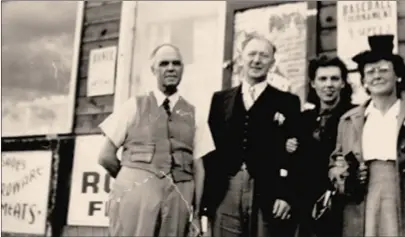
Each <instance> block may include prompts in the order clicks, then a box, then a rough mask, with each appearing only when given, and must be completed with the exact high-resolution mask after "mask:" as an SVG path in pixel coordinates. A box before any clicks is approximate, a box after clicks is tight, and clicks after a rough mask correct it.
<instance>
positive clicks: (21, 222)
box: [1, 151, 52, 235]
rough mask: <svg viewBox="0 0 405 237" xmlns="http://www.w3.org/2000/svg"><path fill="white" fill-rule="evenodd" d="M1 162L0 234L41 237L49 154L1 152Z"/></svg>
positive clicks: (44, 221)
mask: <svg viewBox="0 0 405 237" xmlns="http://www.w3.org/2000/svg"><path fill="white" fill-rule="evenodd" d="M1 161H2V164H1V166H2V167H1V168H2V170H1V171H2V181H1V218H2V227H1V231H2V232H7V233H21V234H38V235H43V234H45V227H46V218H47V213H48V196H49V185H50V176H51V167H52V152H51V151H18V152H2V155H1Z"/></svg>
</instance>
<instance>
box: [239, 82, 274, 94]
mask: <svg viewBox="0 0 405 237" xmlns="http://www.w3.org/2000/svg"><path fill="white" fill-rule="evenodd" d="M267 84H268V83H267V81H266V80H264V81H262V82H259V83H257V84H255V85H253V86H251V85H250V84H249V83H247V82H246V81H245V80H243V82H242V94H248V93H249V89H250V88H251V87H253V88H254V89H255V94H256V95H260V94H261V93H262V92H263V91H264V89H266V86H267Z"/></svg>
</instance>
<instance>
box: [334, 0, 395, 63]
mask: <svg viewBox="0 0 405 237" xmlns="http://www.w3.org/2000/svg"><path fill="white" fill-rule="evenodd" d="M397 23H398V20H397V2H396V1H338V2H337V27H336V29H337V40H336V41H337V54H338V56H339V57H340V58H341V59H342V60H343V61H344V62H345V63H346V65H347V67H348V68H349V69H355V68H356V67H357V64H355V63H354V62H353V61H352V60H351V58H352V57H353V56H354V55H356V54H357V53H359V52H361V51H363V50H367V49H369V48H370V47H369V45H368V40H367V37H368V36H370V35H380V34H393V35H394V36H395V37H394V52H395V53H397V52H398V37H397V33H398V26H397Z"/></svg>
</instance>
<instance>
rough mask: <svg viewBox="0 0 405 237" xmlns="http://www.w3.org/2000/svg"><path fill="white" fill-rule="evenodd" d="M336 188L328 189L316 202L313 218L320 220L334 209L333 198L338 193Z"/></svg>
mask: <svg viewBox="0 0 405 237" xmlns="http://www.w3.org/2000/svg"><path fill="white" fill-rule="evenodd" d="M336 192H337V191H336V189H333V190H330V189H328V190H326V192H325V193H324V194H323V195H322V196H321V197H320V198H319V199H318V200H317V201H316V202H315V204H314V206H313V208H312V218H313V219H314V220H319V219H321V218H322V217H325V216H327V214H328V212H329V211H330V210H331V209H332V200H333V197H334V196H335V195H336Z"/></svg>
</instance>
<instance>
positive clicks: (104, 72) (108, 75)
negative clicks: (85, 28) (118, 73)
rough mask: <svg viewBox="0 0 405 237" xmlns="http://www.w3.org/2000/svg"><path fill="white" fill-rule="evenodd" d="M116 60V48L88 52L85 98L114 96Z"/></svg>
mask: <svg viewBox="0 0 405 237" xmlns="http://www.w3.org/2000/svg"><path fill="white" fill-rule="evenodd" d="M116 58H117V46H112V47H106V48H101V49H93V50H91V51H90V57H89V71H88V72H89V75H88V79H87V96H89V97H90V96H99V95H111V94H114V78H115V66H116Z"/></svg>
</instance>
